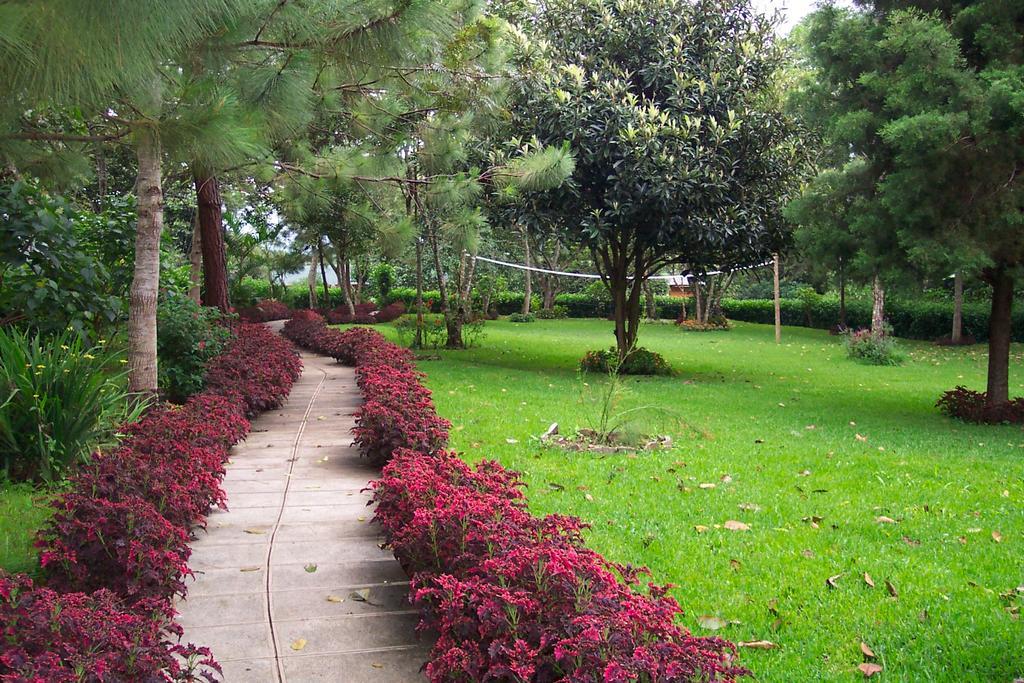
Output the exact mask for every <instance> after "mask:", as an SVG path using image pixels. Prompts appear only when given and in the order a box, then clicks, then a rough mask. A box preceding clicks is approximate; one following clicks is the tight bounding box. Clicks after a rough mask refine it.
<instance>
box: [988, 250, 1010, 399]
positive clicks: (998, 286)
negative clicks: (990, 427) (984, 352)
mask: <svg viewBox="0 0 1024 683" xmlns="http://www.w3.org/2000/svg"><path fill="white" fill-rule="evenodd" d="M988 279H989V282H990V283H991V284H992V312H991V313H990V315H989V320H988V389H987V402H988V405H990V406H997V405H1002V404H1004V403H1007V402H1008V401H1009V400H1010V339H1011V337H1012V336H1013V330H1012V323H1013V320H1012V313H1013V277H1011V276H1010V274H1009V273H1008V272H1007V271H1006V269H1003V268H1000V269H998V270H996V271H995V272H993V273H992V274H991V275H990V276H989V278H988Z"/></svg>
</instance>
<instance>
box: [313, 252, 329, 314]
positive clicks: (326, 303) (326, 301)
mask: <svg viewBox="0 0 1024 683" xmlns="http://www.w3.org/2000/svg"><path fill="white" fill-rule="evenodd" d="M316 250H317V255H318V256H319V257H320V281H321V282H323V285H324V306H323V309H324V310H325V311H327V310H330V308H331V290H329V289H328V288H327V266H326V265H325V264H324V263H325V261H324V242H323V240H322V239H318V240H317V241H316Z"/></svg>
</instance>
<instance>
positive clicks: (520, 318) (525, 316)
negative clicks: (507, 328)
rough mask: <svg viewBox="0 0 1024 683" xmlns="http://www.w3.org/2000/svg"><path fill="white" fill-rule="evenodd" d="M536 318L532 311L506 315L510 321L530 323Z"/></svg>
mask: <svg viewBox="0 0 1024 683" xmlns="http://www.w3.org/2000/svg"><path fill="white" fill-rule="evenodd" d="M536 320H537V317H536V316H534V315H533V313H512V314H511V315H509V316H508V321H509V322H510V323H532V322H534V321H536Z"/></svg>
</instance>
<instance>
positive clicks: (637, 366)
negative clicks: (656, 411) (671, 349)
mask: <svg viewBox="0 0 1024 683" xmlns="http://www.w3.org/2000/svg"><path fill="white" fill-rule="evenodd" d="M613 369H616V370H617V372H618V374H620V375H670V374H672V368H671V367H670V366H669V364H668V362H667V361H666V360H665V358H664V357H663V356H662V355H661V354H660V353H656V352H654V351H649V350H647V349H645V348H643V347H642V346H641V347H638V348H636V349H633V350H632V351H630V352H629V354H628V355H627V356H626V357H625V358H624V359H623V360H622V362H621V363H620V362H619V353H618V351H617V350H616V349H615V347H612V348H610V349H608V350H607V351H587V354H586V355H585V356H583V358H581V359H580V370H582V371H583V372H599V373H602V374H608V373H609V372H612V371H613Z"/></svg>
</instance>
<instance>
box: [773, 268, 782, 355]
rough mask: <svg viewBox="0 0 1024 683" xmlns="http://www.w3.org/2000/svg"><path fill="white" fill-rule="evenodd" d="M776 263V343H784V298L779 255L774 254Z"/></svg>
mask: <svg viewBox="0 0 1024 683" xmlns="http://www.w3.org/2000/svg"><path fill="white" fill-rule="evenodd" d="M773 259H774V261H775V343H776V344H781V343H782V297H781V296H780V294H779V255H778V254H773Z"/></svg>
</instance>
